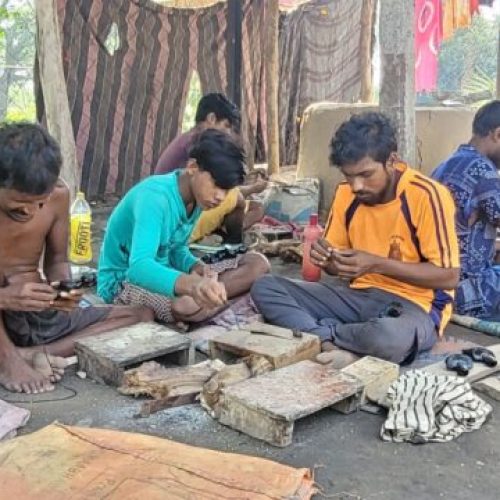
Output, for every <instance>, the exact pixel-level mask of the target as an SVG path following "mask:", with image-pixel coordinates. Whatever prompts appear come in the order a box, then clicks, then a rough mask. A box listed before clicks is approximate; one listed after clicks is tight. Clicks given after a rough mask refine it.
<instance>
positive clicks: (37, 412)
mask: <svg viewBox="0 0 500 500" xmlns="http://www.w3.org/2000/svg"><path fill="white" fill-rule="evenodd" d="M98 236H101V234H99V235H98ZM280 267H281V266H278V270H279V271H281V272H284V271H285V269H284V268H282V267H281V268H280ZM287 270H288V271H290V270H292V271H293V272H292V274H295V273H296V271H297V267H293V268H287ZM287 274H288V273H287ZM447 334H449V335H453V336H455V337H457V338H466V339H468V340H473V341H475V342H478V343H480V344H483V345H488V344H492V343H496V341H497V339H495V338H492V337H487V336H484V335H481V334H478V333H475V332H471V331H468V330H466V329H464V328H461V327H458V326H456V325H451V326H450V327H449V328H448V330H447ZM75 392H76V395H73V394H74V393H75ZM67 397H69V399H66V398H67ZM0 398H2V399H5V400H9V401H13V402H16V404H18V405H19V406H23V407H26V408H29V409H30V410H31V412H32V416H31V419H30V421H29V422H28V424H27V425H26V427H24V428H23V429H21V431H20V434H26V433H30V432H33V431H35V430H37V429H40V428H41V427H43V426H45V425H47V424H49V423H51V422H53V421H55V420H57V421H59V422H62V423H65V424H69V425H79V426H87V427H105V428H112V429H118V430H124V431H131V432H141V433H145V434H151V435H155V436H161V437H167V438H170V439H174V440H177V441H180V442H183V443H188V444H192V445H196V446H203V447H207V448H213V449H217V450H223V451H230V452H236V453H245V454H250V455H257V456H261V457H266V458H269V459H272V460H276V461H278V462H282V463H285V464H289V465H292V466H296V467H309V468H311V469H312V470H313V471H314V477H315V479H316V481H317V483H318V485H319V487H320V488H321V492H322V494H319V495H318V498H322V497H323V498H336V499H358V498H362V499H384V500H392V499H394V500H400V499H420V500H425V499H437V498H445V499H453V500H469V499H472V498H475V499H485V500H486V499H491V500H494V499H498V498H500V476H499V474H498V470H499V469H498V467H499V465H498V464H499V463H500V451H499V449H500V427H499V426H498V420H497V419H498V417H497V412H498V411H499V410H500V404H499V403H496V402H494V401H490V402H491V403H492V405H493V408H494V414H493V417H492V419H491V420H490V421H489V422H487V423H486V424H485V425H484V426H483V428H482V429H481V430H479V431H476V432H473V433H471V434H467V435H464V436H462V437H460V438H459V439H457V440H456V441H453V442H451V443H447V444H427V445H419V446H417V445H410V444H389V443H385V442H382V441H381V439H380V438H379V431H380V427H381V425H382V423H383V420H384V417H383V416H379V415H372V414H368V413H364V412H357V413H354V414H351V415H341V414H339V413H336V412H335V411H333V410H324V411H322V412H320V413H318V414H316V415H313V416H311V417H308V418H305V419H303V420H301V421H298V422H297V424H296V428H295V433H294V442H293V444H292V445H291V446H289V447H287V448H284V449H280V448H275V447H273V446H270V445H267V444H265V443H262V442H260V441H257V440H255V439H253V438H251V437H248V436H246V435H244V434H241V433H239V432H237V431H233V430H231V429H229V428H227V427H224V426H222V425H220V424H219V423H217V422H216V421H214V420H212V419H211V418H210V417H209V416H208V415H207V414H206V413H205V412H204V411H203V410H202V409H201V408H200V407H199V406H198V405H189V406H184V407H180V408H174V409H170V410H165V411H162V412H159V413H157V414H155V415H152V416H151V417H148V418H135V417H134V415H135V414H136V413H137V411H138V408H139V406H140V402H139V401H138V400H135V399H133V398H130V397H125V396H121V395H120V394H118V393H117V392H116V391H115V390H114V389H112V388H110V387H107V386H103V385H99V384H96V383H94V382H92V381H90V380H88V379H86V380H82V379H80V378H78V377H77V376H76V375H75V371H74V369H73V370H70V371H69V372H68V373H67V375H66V376H65V378H64V380H63V383H62V384H60V385H59V386H58V388H57V389H56V391H55V392H53V393H50V394H48V395H40V396H36V397H32V398H31V397H28V396H20V395H14V394H9V393H7V392H6V391H4V390H2V389H0ZM0 498H1V494H0Z"/></svg>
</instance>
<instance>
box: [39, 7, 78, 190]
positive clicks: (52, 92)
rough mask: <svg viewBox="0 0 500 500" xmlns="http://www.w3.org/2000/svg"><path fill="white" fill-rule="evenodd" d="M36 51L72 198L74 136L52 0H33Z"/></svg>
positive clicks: (51, 129)
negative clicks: (35, 24) (35, 23)
mask: <svg viewBox="0 0 500 500" xmlns="http://www.w3.org/2000/svg"><path fill="white" fill-rule="evenodd" d="M35 9H36V21H37V51H38V62H39V68H40V82H41V85H42V90H43V100H44V104H45V115H46V119H47V128H48V130H49V132H50V133H51V134H52V136H54V138H55V139H56V140H57V141H58V142H59V145H60V147H61V153H62V158H63V165H62V169H61V177H62V179H63V180H64V181H65V182H66V183H67V185H68V187H69V189H70V193H71V197H72V198H73V197H74V195H75V193H76V191H77V189H78V187H79V185H80V175H81V173H80V168H79V166H78V161H77V158H76V145H75V137H74V134H73V125H72V122H71V113H70V110H69V103H68V93H67V90H66V81H65V79H64V69H63V61H62V47H61V39H60V34H59V32H60V31H59V30H60V28H59V22H58V19H57V5H56V0H35Z"/></svg>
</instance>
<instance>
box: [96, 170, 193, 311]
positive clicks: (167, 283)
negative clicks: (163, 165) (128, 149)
mask: <svg viewBox="0 0 500 500" xmlns="http://www.w3.org/2000/svg"><path fill="white" fill-rule="evenodd" d="M179 174H180V170H177V171H175V172H172V173H171V174H167V175H154V176H152V177H148V178H147V179H145V180H143V181H142V182H140V183H139V184H137V185H136V186H135V187H133V188H132V189H131V190H130V191H129V192H128V193H127V194H126V195H125V197H124V198H123V199H122V200H121V201H120V203H118V205H117V206H116V208H115V209H114V210H113V213H112V214H111V217H110V218H109V221H108V227H107V229H106V235H105V237H104V243H103V246H102V249H101V255H100V259H99V271H98V280H97V291H98V293H99V295H100V296H101V297H102V298H103V299H104V300H105V301H106V302H108V303H111V302H113V300H114V298H115V296H116V295H117V294H118V293H119V292H120V289H121V287H120V285H121V283H123V282H124V281H127V282H129V283H132V284H134V285H137V286H140V287H142V288H144V289H146V290H149V291H150V292H154V293H159V294H163V295H168V296H170V297H173V296H174V295H175V282H176V281H177V278H178V277H179V276H180V275H181V274H183V273H189V272H190V271H191V269H192V267H193V266H194V265H195V264H196V263H197V262H198V260H197V259H196V258H195V257H194V256H193V255H192V254H191V252H190V251H189V247H188V244H189V237H190V235H191V232H192V231H193V226H194V224H195V223H196V221H197V220H198V218H199V216H200V214H201V210H200V209H199V208H198V207H196V208H195V209H194V210H193V212H192V214H191V215H190V216H189V217H188V215H187V213H186V206H185V205H184V201H183V200H182V197H181V193H180V191H179V183H178V178H179Z"/></svg>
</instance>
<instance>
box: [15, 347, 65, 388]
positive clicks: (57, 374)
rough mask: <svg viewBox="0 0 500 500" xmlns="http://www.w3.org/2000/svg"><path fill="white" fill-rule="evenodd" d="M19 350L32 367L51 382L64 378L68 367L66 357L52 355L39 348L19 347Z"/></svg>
mask: <svg viewBox="0 0 500 500" xmlns="http://www.w3.org/2000/svg"><path fill="white" fill-rule="evenodd" d="M18 352H19V354H20V355H21V357H22V358H23V359H24V360H25V361H26V362H27V363H28V364H29V365H30V366H31V367H32V368H34V369H35V370H36V371H37V372H39V373H41V374H42V375H43V376H44V377H46V378H48V379H49V380H50V381H51V382H59V380H61V379H62V377H63V375H64V369H65V368H66V359H64V358H62V357H60V356H52V355H51V354H47V353H46V352H44V351H39V350H37V349H30V348H26V349H19V350H18Z"/></svg>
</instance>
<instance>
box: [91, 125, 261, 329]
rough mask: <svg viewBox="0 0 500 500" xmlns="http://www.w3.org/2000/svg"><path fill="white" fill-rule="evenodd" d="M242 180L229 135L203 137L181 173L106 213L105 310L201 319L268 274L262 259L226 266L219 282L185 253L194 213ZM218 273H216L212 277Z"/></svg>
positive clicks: (150, 183)
mask: <svg viewBox="0 0 500 500" xmlns="http://www.w3.org/2000/svg"><path fill="white" fill-rule="evenodd" d="M243 179H244V153H243V150H242V148H241V146H239V145H238V144H237V143H236V142H235V140H234V139H233V138H231V136H230V135H228V134H225V133H223V132H219V131H217V130H207V131H205V132H203V133H202V134H201V135H200V136H199V139H198V141H197V142H196V144H194V146H193V148H192V149H191V151H190V159H189V161H188V164H187V166H186V168H185V169H183V170H177V171H175V172H173V173H171V174H168V175H158V176H152V177H149V178H148V179H146V180H144V181H142V182H141V183H139V184H138V185H136V186H135V187H134V188H132V189H131V190H130V191H129V192H128V193H127V194H126V195H125V197H124V198H123V199H122V200H121V202H120V203H119V204H118V205H117V207H116V208H115V210H114V211H113V213H112V215H111V217H110V219H109V223H108V228H107V231H106V235H105V239H104V243H103V247H102V250H101V257H100V261H99V275H98V292H99V295H101V297H102V298H103V299H104V300H105V301H106V302H108V303H112V302H115V303H122V304H130V305H145V306H147V307H150V308H151V309H153V310H154V311H155V316H156V318H157V319H159V320H161V321H164V322H167V323H170V322H174V321H187V320H191V321H195V320H201V319H205V318H206V317H207V316H208V315H210V314H212V313H213V312H214V310H217V309H218V308H219V307H220V306H223V305H224V303H225V302H226V301H227V298H228V297H232V296H234V295H238V294H241V293H243V292H245V291H248V290H249V289H250V287H251V285H252V284H253V282H254V281H255V279H257V277H259V276H260V275H262V274H264V273H265V272H267V270H268V264H267V261H266V260H265V258H263V256H261V255H258V254H247V255H245V256H244V257H243V258H242V259H240V260H239V261H238V262H234V261H231V262H226V263H225V266H226V268H228V269H230V270H226V271H225V272H222V273H221V274H220V275H219V276H218V277H217V276H215V275H214V274H213V273H211V272H210V269H209V268H208V266H205V265H203V264H202V263H201V262H200V261H199V260H197V259H196V258H195V257H194V256H193V255H192V254H191V252H190V251H189V248H188V242H189V236H190V235H191V232H192V230H193V226H194V224H195V223H196V221H197V220H198V218H199V216H200V214H201V211H202V210H207V209H210V208H214V207H216V206H217V205H219V204H220V203H222V201H224V199H225V197H226V193H227V191H228V190H230V189H232V188H233V187H235V186H237V185H239V184H241V183H242V182H243ZM223 269H224V268H221V269H219V271H221V270H223Z"/></svg>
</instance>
